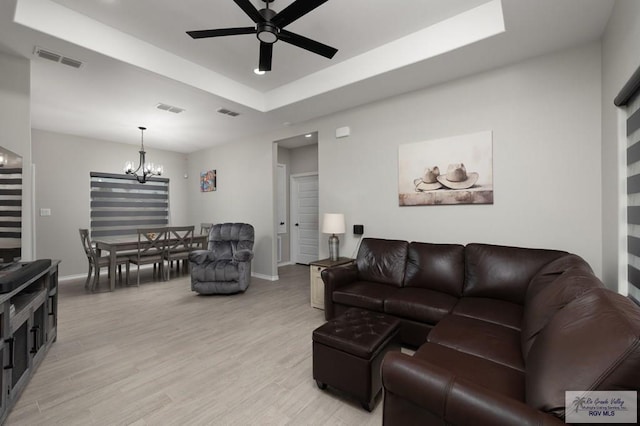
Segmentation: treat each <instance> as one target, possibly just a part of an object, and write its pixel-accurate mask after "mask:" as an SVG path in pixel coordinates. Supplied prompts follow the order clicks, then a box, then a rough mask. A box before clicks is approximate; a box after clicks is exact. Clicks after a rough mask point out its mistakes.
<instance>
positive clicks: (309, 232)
mask: <svg viewBox="0 0 640 426" xmlns="http://www.w3.org/2000/svg"><path fill="white" fill-rule="evenodd" d="M318 205H319V203H318V175H317V174H312V175H301V176H291V254H292V256H291V260H292V261H293V262H295V263H302V264H305V265H308V264H309V262H313V261H314V260H318Z"/></svg>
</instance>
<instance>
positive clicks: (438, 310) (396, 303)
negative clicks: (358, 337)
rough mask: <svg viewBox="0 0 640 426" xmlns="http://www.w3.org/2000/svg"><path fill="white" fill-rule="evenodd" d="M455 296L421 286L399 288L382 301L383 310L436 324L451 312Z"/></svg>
mask: <svg viewBox="0 0 640 426" xmlns="http://www.w3.org/2000/svg"><path fill="white" fill-rule="evenodd" d="M457 301H458V299H457V298H455V297H453V296H450V295H448V294H445V293H440V292H439V291H432V290H427V289H423V288H415V287H405V288H400V289H398V290H397V291H396V292H394V293H393V294H392V295H390V296H389V297H387V299H386V300H385V301H384V311H385V312H387V313H389V314H391V315H396V316H398V317H402V318H407V319H410V320H414V321H420V322H424V323H427V324H436V323H437V322H438V321H440V320H441V319H442V318H443V317H444V316H445V315H447V314H448V313H449V312H451V309H453V307H454V305H455V304H456V302H457Z"/></svg>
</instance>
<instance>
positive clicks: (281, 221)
mask: <svg viewBox="0 0 640 426" xmlns="http://www.w3.org/2000/svg"><path fill="white" fill-rule="evenodd" d="M276 170H277V178H278V180H277V191H276V206H277V209H276V210H277V212H276V228H277V229H278V234H286V233H287V166H286V165H285V164H278V166H277V169H276Z"/></svg>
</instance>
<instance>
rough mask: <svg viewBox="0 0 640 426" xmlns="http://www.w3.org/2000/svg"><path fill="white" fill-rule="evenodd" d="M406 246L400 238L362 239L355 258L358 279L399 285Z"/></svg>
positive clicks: (405, 256)
mask: <svg viewBox="0 0 640 426" xmlns="http://www.w3.org/2000/svg"><path fill="white" fill-rule="evenodd" d="M408 246H409V243H407V242H406V241H400V240H384V239H380V238H365V239H363V240H362V244H360V249H359V250H358V256H357V258H356V265H357V266H358V278H359V279H360V281H372V282H376V283H381V284H389V285H393V286H396V287H401V286H402V282H403V280H404V270H405V265H406V262H407V249H408Z"/></svg>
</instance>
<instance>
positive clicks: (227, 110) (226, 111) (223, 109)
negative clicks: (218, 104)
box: [218, 108, 240, 117]
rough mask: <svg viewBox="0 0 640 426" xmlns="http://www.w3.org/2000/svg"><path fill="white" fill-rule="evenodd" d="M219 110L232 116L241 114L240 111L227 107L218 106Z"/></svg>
mask: <svg viewBox="0 0 640 426" xmlns="http://www.w3.org/2000/svg"><path fill="white" fill-rule="evenodd" d="M218 112H219V113H220V114H225V115H230V116H231V117H237V116H239V115H240V113H239V112H235V111H231V110H229V109H226V108H218Z"/></svg>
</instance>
